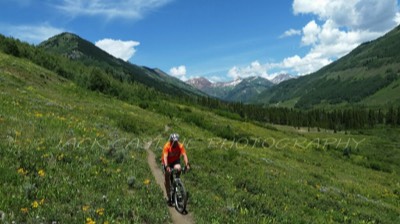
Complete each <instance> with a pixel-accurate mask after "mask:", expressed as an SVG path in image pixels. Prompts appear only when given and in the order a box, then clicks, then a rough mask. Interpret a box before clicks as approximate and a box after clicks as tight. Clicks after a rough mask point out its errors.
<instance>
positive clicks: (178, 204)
mask: <svg viewBox="0 0 400 224" xmlns="http://www.w3.org/2000/svg"><path fill="white" fill-rule="evenodd" d="M174 200H175V208H176V210H177V211H178V212H180V213H182V212H184V211H186V203H187V193H186V190H185V187H184V186H183V183H182V181H181V180H179V179H178V180H176V183H175V195H174Z"/></svg>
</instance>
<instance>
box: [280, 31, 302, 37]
mask: <svg viewBox="0 0 400 224" xmlns="http://www.w3.org/2000/svg"><path fill="white" fill-rule="evenodd" d="M296 35H301V30H295V29H290V30H286V31H285V32H284V33H283V34H282V35H281V36H280V38H284V37H291V36H296Z"/></svg>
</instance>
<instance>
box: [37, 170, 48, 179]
mask: <svg viewBox="0 0 400 224" xmlns="http://www.w3.org/2000/svg"><path fill="white" fill-rule="evenodd" d="M38 174H39V176H40V177H44V175H45V174H46V173H45V172H44V170H39V171H38Z"/></svg>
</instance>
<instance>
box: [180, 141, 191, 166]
mask: <svg viewBox="0 0 400 224" xmlns="http://www.w3.org/2000/svg"><path fill="white" fill-rule="evenodd" d="M181 153H182V156H183V161H184V162H185V166H186V167H188V166H189V159H188V157H187V155H186V150H185V147H184V146H183V144H181Z"/></svg>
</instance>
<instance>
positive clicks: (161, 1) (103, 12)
mask: <svg viewBox="0 0 400 224" xmlns="http://www.w3.org/2000/svg"><path fill="white" fill-rule="evenodd" d="M171 1H173V0H114V1H109V0H92V1H87V0H62V3H61V5H58V6H56V7H57V8H58V9H60V10H61V11H64V12H65V13H67V14H68V15H72V16H81V15H86V16H96V15H100V16H105V17H107V18H115V17H122V18H129V19H140V18H142V17H143V15H144V14H145V13H147V12H149V11H151V10H155V9H157V8H159V7H162V6H164V5H166V4H168V3H169V2H171Z"/></svg>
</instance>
